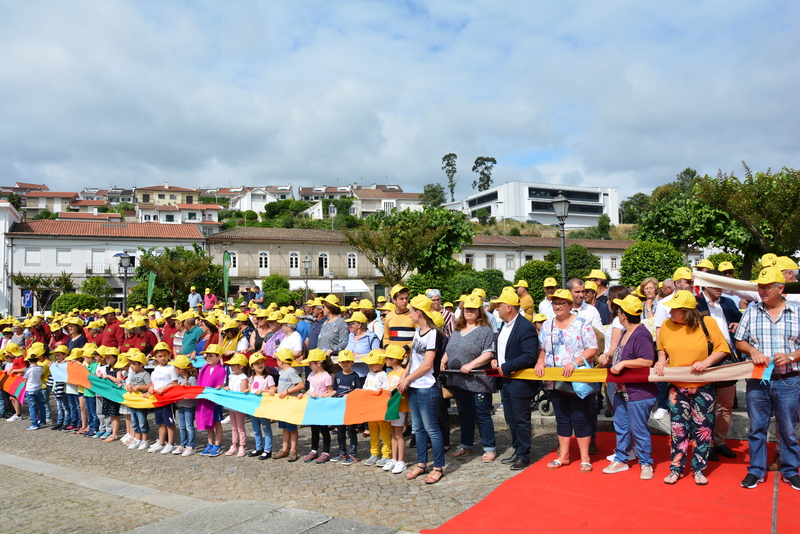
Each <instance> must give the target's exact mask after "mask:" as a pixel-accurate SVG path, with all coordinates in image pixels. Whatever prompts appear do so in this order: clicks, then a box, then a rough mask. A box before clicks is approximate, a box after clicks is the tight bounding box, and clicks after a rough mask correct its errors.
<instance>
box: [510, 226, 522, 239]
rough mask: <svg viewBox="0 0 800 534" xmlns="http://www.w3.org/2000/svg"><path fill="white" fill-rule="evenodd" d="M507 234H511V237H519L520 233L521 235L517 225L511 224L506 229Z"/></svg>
mask: <svg viewBox="0 0 800 534" xmlns="http://www.w3.org/2000/svg"><path fill="white" fill-rule="evenodd" d="M508 235H509V236H511V237H519V236H520V235H522V234H521V233H520V231H519V227H517V226H512V227H511V228H510V229H509V230H508Z"/></svg>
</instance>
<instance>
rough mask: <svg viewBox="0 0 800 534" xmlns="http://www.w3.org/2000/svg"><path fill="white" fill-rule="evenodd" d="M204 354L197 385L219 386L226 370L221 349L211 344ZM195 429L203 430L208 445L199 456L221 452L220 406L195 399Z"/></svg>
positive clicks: (208, 401)
mask: <svg viewBox="0 0 800 534" xmlns="http://www.w3.org/2000/svg"><path fill="white" fill-rule="evenodd" d="M202 353H203V354H205V355H206V364H205V365H204V366H203V367H201V368H200V372H199V373H198V375H197V385H198V386H203V387H209V388H219V387H222V385H223V384H224V383H225V378H226V377H227V375H228V372H227V371H226V370H225V366H224V365H222V364H221V363H220V358H221V356H222V350H221V349H220V347H219V345H215V344H211V345H209V346H208V347H206V350H204V351H202ZM195 416H196V420H197V429H198V430H205V431H206V433H207V435H208V445H206V448H205V449H203V450H202V451H201V452H200V455H201V456H208V457H212V458H213V457H216V456H219V455H220V454H222V406H220V405H218V404H214V403H213V402H211V401H210V400H207V399H197V411H196V412H195Z"/></svg>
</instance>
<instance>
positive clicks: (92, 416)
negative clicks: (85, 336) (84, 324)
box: [83, 343, 100, 438]
mask: <svg viewBox="0 0 800 534" xmlns="http://www.w3.org/2000/svg"><path fill="white" fill-rule="evenodd" d="M96 354H97V345H95V344H94V343H87V344H86V345H84V346H83V366H84V367H86V369H87V370H88V371H89V374H92V375H93V374H94V373H95V371H96V370H97V362H96V361H95V355H96ZM83 398H84V401H85V403H86V416H87V417H88V419H89V423H88V424H89V431H88V432H87V433H86V434H84V435H85V436H86V437H87V438H91V437H93V436H95V435H96V434H97V432H98V428H99V427H100V420H99V419H98V418H97V398H96V396H95V394H94V393H92V391H91V390H89V389H87V388H83Z"/></svg>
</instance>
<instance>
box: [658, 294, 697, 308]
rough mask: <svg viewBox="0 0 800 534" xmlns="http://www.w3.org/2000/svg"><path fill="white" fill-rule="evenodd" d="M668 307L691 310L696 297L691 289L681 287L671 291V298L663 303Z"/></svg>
mask: <svg viewBox="0 0 800 534" xmlns="http://www.w3.org/2000/svg"><path fill="white" fill-rule="evenodd" d="M664 305H665V306H667V307H668V308H686V309H690V310H693V309H695V308H696V307H697V299H696V298H695V297H694V295H693V294H692V292H691V291H687V290H685V289H681V290H680V291H676V292H675V293H673V295H672V298H671V299H669V300H668V301H667V302H665V303H664Z"/></svg>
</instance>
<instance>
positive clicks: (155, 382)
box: [146, 350, 178, 454]
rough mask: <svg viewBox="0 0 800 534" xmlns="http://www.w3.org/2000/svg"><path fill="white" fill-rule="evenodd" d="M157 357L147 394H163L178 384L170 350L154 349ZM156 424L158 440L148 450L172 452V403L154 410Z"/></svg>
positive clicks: (173, 425) (173, 420)
mask: <svg viewBox="0 0 800 534" xmlns="http://www.w3.org/2000/svg"><path fill="white" fill-rule="evenodd" d="M153 352H154V354H155V359H156V366H155V367H154V368H153V372H152V373H151V374H150V379H151V382H150V388H149V389H148V390H147V393H146V396H150V395H153V394H157V395H162V394H163V393H164V392H165V391H166V390H168V389H170V388H173V387H175V386H177V385H178V372H177V371H176V370H175V366H173V365H169V351H167V350H156V351H153ZM153 415H154V416H155V420H156V424H157V425H158V441H156V442H155V443H153V445H151V446H150V448H149V449H147V452H151V453H156V452H158V453H160V454H171V453H172V451H174V450H175V446H174V445H173V443H174V442H175V412H174V406H173V405H172V404H167V405H166V406H159V407H158V408H156V409H155V410H153Z"/></svg>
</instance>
